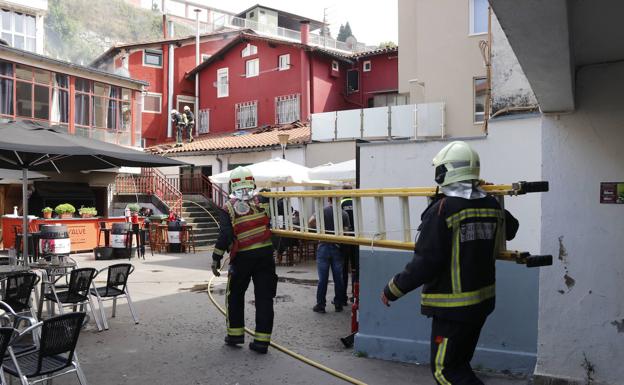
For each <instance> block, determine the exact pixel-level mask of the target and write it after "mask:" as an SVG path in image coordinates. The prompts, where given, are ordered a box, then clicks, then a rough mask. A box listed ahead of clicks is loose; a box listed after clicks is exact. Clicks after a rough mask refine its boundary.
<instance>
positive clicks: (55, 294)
mask: <svg viewBox="0 0 624 385" xmlns="http://www.w3.org/2000/svg"><path fill="white" fill-rule="evenodd" d="M68 274H69V284H68V285H67V290H64V291H57V288H56V287H55V283H56V282H57V281H58V280H59V279H61V278H62V277H64V275H61V276H59V277H58V278H56V280H54V281H53V282H51V283H49V284H48V285H49V286H50V289H51V293H47V294H45V299H47V300H49V301H52V302H56V304H57V305H58V308H59V313H60V314H63V307H69V306H71V307H73V309H74V310H76V309H77V308H78V306H80V309H81V310H83V309H84V307H85V306H87V307H88V308H89V312H90V313H91V315H92V316H93V318H94V319H95V324H96V325H97V328H98V330H99V331H102V326H101V325H100V320H99V319H98V317H97V315H96V314H95V306H94V305H93V299H92V297H91V293H90V291H89V289H90V287H91V284H92V283H93V279H94V278H95V277H96V276H97V275H98V271H97V270H96V269H94V268H92V267H83V268H80V269H74V270H72V271H70V272H69V273H68Z"/></svg>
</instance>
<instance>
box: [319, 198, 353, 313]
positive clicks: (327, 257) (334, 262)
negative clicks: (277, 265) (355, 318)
mask: <svg viewBox="0 0 624 385" xmlns="http://www.w3.org/2000/svg"><path fill="white" fill-rule="evenodd" d="M340 211H341V212H342V226H343V229H344V230H348V229H349V228H350V227H351V223H350V221H349V215H347V212H346V211H344V210H342V209H340ZM323 218H324V221H325V233H326V234H333V233H334V209H333V207H332V200H331V198H329V205H328V206H325V208H324V209H323ZM309 227H310V228H314V227H316V218H314V216H312V217H311V218H310V221H309ZM342 261H343V257H342V254H341V252H340V247H339V246H338V245H337V244H335V243H327V242H319V246H318V248H317V249H316V265H317V270H318V276H319V281H318V286H317V288H316V305H314V307H313V308H312V310H313V311H315V312H317V313H325V305H326V300H325V296H326V295H327V283H328V278H329V269H330V268H331V271H332V278H333V280H334V300H333V301H332V303H333V304H334V308H335V309H336V311H342V308H343V307H344V306H346V305H347V298H346V296H345V288H344V285H345V284H344V282H343V278H342V268H343V266H342V265H343V264H342Z"/></svg>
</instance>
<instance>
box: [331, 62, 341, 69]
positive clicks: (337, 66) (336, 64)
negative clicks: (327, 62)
mask: <svg viewBox="0 0 624 385" xmlns="http://www.w3.org/2000/svg"><path fill="white" fill-rule="evenodd" d="M331 69H332V71H340V64H338V61H337V60H332V63H331Z"/></svg>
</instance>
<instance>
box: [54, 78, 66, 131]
mask: <svg viewBox="0 0 624 385" xmlns="http://www.w3.org/2000/svg"><path fill="white" fill-rule="evenodd" d="M52 86H53V87H52V109H51V111H50V121H52V122H55V123H65V124H67V123H69V76H67V75H63V74H55V75H54V76H53V77H52Z"/></svg>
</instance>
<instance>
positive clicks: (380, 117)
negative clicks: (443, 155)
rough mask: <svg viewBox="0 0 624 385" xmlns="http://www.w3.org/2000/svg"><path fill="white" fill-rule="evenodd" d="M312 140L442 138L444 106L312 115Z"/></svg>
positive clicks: (379, 108) (385, 108) (429, 105)
mask: <svg viewBox="0 0 624 385" xmlns="http://www.w3.org/2000/svg"><path fill="white" fill-rule="evenodd" d="M310 120H311V130H312V140H318V141H330V140H338V139H350V138H382V137H387V138H398V137H402V138H415V137H418V138H424V137H443V136H444V129H445V124H446V123H445V105H444V103H442V102H440V103H422V104H407V105H402V106H387V107H374V108H361V109H355V110H345V111H331V112H321V113H317V114H312V117H311V119H310Z"/></svg>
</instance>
